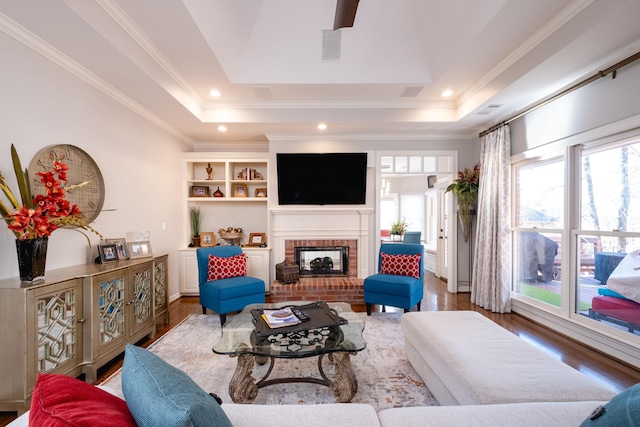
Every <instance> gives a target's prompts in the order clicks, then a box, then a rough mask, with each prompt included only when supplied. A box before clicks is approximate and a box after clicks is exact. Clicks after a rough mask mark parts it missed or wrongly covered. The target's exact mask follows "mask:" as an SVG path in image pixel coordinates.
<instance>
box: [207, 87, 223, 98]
mask: <svg viewBox="0 0 640 427" xmlns="http://www.w3.org/2000/svg"><path fill="white" fill-rule="evenodd" d="M209 95H211V96H213V97H214V98H218V97H220V95H222V93H220V91H219V90H217V89H212V90H211V91H210V92H209Z"/></svg>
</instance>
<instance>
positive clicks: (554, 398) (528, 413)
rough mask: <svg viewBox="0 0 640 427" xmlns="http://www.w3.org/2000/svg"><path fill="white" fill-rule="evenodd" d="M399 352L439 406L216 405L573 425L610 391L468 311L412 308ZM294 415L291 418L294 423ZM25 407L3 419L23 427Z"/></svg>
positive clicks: (272, 417)
mask: <svg viewBox="0 0 640 427" xmlns="http://www.w3.org/2000/svg"><path fill="white" fill-rule="evenodd" d="M401 324H402V329H403V332H404V334H405V340H406V342H405V346H406V352H407V356H408V358H409V360H410V361H411V363H412V365H413V366H414V367H415V369H416V371H417V372H418V373H419V374H420V375H421V377H422V379H423V380H424V381H425V384H426V385H427V386H428V387H429V390H431V392H432V393H433V394H434V396H435V397H436V399H438V401H439V402H440V403H441V405H446V406H429V407H406V408H393V409H385V410H382V411H379V412H378V413H376V411H375V410H374V409H373V407H371V406H369V405H366V404H355V403H336V404H309V405H243V404H226V403H225V404H223V405H222V406H221V407H222V409H223V411H224V412H225V414H226V415H227V417H228V418H229V420H230V421H231V423H232V424H233V425H234V426H235V427H245V426H246V427H256V426H261V427H280V426H282V425H283V420H287V423H295V424H296V425H300V426H303V427H308V426H311V427H315V426H318V427H320V426H322V427H324V426H327V425H329V426H332V427H339V426H349V427H354V426H363V427H375V426H384V427H398V426H402V427H412V426H416V427H417V426H452V427H453V426H455V427H464V426H469V427H471V426H473V427H478V426H514V425H517V426H519V427H533V426H540V427H554V426H557V427H568V426H578V425H580V423H581V422H582V421H584V420H585V419H586V418H587V417H588V416H589V415H590V414H591V412H592V411H593V410H594V409H595V408H597V407H598V406H599V405H603V404H605V403H606V402H607V401H609V400H610V399H611V398H612V397H613V396H614V395H615V393H614V391H612V390H610V389H608V388H606V387H603V386H602V385H600V384H599V383H597V382H595V381H593V380H591V379H589V378H588V377H586V376H585V375H583V374H581V373H579V372H578V371H576V370H574V369H572V368H570V367H568V366H567V365H564V364H563V363H562V362H560V361H558V360H556V359H554V358H552V357H551V356H549V355H547V354H546V353H544V352H542V351H541V350H538V349H537V348H535V347H534V346H533V345H531V344H528V343H526V342H525V341H523V340H521V339H520V338H518V337H516V336H515V335H513V334H511V333H510V332H508V331H506V330H505V329H503V328H501V327H500V326H498V325H497V324H495V323H494V322H491V321H490V320H488V319H486V318H485V317H484V316H482V315H480V314H478V313H475V312H464V311H463V312H459V311H458V312H412V313H406V314H404V315H403V316H402V318H401ZM294 420H295V421H294ZM28 425H29V423H28V412H27V413H26V414H23V415H22V416H21V417H19V418H18V419H17V420H15V421H14V422H12V423H11V424H9V426H10V427H24V426H28Z"/></svg>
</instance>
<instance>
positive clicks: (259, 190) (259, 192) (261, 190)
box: [253, 188, 267, 197]
mask: <svg viewBox="0 0 640 427" xmlns="http://www.w3.org/2000/svg"><path fill="white" fill-rule="evenodd" d="M253 196H254V197H267V189H266V188H256V191H255V192H254V193H253Z"/></svg>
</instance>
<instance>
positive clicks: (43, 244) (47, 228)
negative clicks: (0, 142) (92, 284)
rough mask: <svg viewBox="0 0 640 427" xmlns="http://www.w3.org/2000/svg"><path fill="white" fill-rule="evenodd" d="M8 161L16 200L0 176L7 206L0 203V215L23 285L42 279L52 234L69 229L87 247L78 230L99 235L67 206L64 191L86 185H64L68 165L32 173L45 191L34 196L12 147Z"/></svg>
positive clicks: (55, 164)
mask: <svg viewBox="0 0 640 427" xmlns="http://www.w3.org/2000/svg"><path fill="white" fill-rule="evenodd" d="M11 160H12V163H13V169H14V173H15V175H16V180H17V182H18V189H19V191H20V199H18V198H16V196H15V195H14V193H13V192H12V191H11V189H10V188H9V185H8V184H7V182H6V179H5V177H4V176H3V175H2V173H0V190H2V192H3V193H4V195H5V197H6V199H7V200H8V204H6V203H4V202H3V201H2V200H0V215H2V219H4V220H5V222H6V223H7V227H8V228H9V230H11V231H12V232H13V234H14V236H15V238H16V250H17V253H18V266H19V270H20V279H21V280H22V281H24V282H32V281H35V280H37V279H40V278H42V277H43V276H44V270H45V263H46V256H47V245H48V239H49V236H50V235H51V233H52V232H53V231H55V230H57V229H58V228H60V227H66V228H72V229H74V230H76V231H79V232H81V233H82V234H84V235H85V237H86V238H87V242H88V243H89V245H91V240H89V236H87V235H86V234H85V233H83V232H82V231H81V230H89V231H92V232H94V233H96V234H97V235H98V236H100V237H102V235H101V234H100V233H98V232H97V231H96V230H94V229H93V228H92V227H91V226H90V225H89V224H87V223H86V222H85V221H84V220H83V219H82V212H81V211H80V209H79V208H78V205H71V203H69V201H68V200H67V198H66V191H67V190H71V189H73V188H77V187H79V186H82V185H86V184H88V183H89V182H83V183H80V184H75V185H67V184H66V182H67V171H68V170H69V166H68V165H67V164H65V163H62V162H58V161H55V162H53V168H52V170H50V171H47V172H38V173H36V175H37V176H38V177H39V178H40V182H42V183H43V184H44V187H45V189H46V191H47V192H46V194H38V195H36V196H34V195H33V194H32V193H31V185H30V182H29V171H28V170H27V169H22V165H21V163H20V158H19V157H18V152H17V151H16V149H15V147H14V146H13V144H11Z"/></svg>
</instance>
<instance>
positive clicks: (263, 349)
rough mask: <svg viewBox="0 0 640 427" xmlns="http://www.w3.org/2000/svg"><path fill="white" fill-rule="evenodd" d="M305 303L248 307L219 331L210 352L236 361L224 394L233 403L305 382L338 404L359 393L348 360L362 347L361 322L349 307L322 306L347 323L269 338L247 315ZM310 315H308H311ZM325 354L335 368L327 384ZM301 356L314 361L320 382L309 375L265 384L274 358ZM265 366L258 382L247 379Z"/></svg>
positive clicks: (363, 342) (278, 333) (251, 315)
mask: <svg viewBox="0 0 640 427" xmlns="http://www.w3.org/2000/svg"><path fill="white" fill-rule="evenodd" d="M307 304H313V303H310V302H308V301H292V302H286V303H273V304H251V305H248V306H247V307H245V309H244V310H243V311H242V312H240V313H239V314H237V315H235V316H233V317H232V318H230V319H229V320H228V321H227V323H226V324H225V325H224V326H223V328H222V337H221V338H220V340H219V341H218V342H217V343H216V344H215V345H214V346H213V352H214V353H217V354H227V355H229V356H231V357H237V358H238V364H237V366H236V371H235V373H234V375H233V377H232V378H231V383H230V384H229V395H230V396H231V399H232V400H233V401H234V402H235V403H251V402H252V401H253V400H254V399H255V398H256V396H257V395H258V390H259V389H261V388H263V387H266V386H269V385H273V384H281V383H286V382H306V383H313V384H321V385H324V386H327V387H329V389H330V390H331V392H332V393H333V395H334V396H335V397H336V401H337V402H343V403H344V402H350V401H351V399H353V396H355V394H356V392H357V391H358V381H357V379H356V376H355V374H354V372H353V369H352V368H351V359H350V355H351V354H357V352H359V351H361V350H364V349H365V347H366V346H367V343H366V342H365V340H364V337H363V336H362V331H363V330H364V320H363V319H362V317H360V316H359V315H358V314H356V313H354V312H353V311H352V310H351V306H350V305H349V304H347V303H343V302H329V303H326V304H327V305H328V308H329V309H330V310H331V311H332V313H333V314H335V315H337V316H339V317H340V318H342V319H345V320H346V321H347V322H348V323H345V324H340V325H332V326H328V327H322V328H313V329H304V328H303V329H302V330H296V331H293V332H287V331H284V332H283V331H279V330H278V329H272V330H270V332H273V334H264V333H261V331H264V328H261V327H260V325H257V322H258V320H257V319H256V318H255V316H254V315H253V314H252V313H251V311H252V310H262V309H279V308H282V307H289V306H303V305H307ZM322 304H324V303H322ZM254 313H255V312H254ZM309 313H310V314H312V312H311V311H309ZM312 317H313V316H312ZM312 320H313V319H312ZM311 323H312V322H309V324H311ZM303 325H304V323H302V324H300V327H299V328H296V329H300V328H301V327H303ZM283 329H284V328H283ZM286 329H288V328H286ZM325 355H328V356H329V358H330V360H331V361H332V363H333V364H334V376H333V378H332V379H329V378H328V377H327V375H326V374H325V372H324V370H323V368H322V360H323V358H324V356H325ZM305 357H318V372H319V374H320V377H321V378H317V377H312V376H309V377H287V378H274V379H269V375H270V374H271V371H272V370H273V365H274V363H275V360H276V359H284V358H286V359H299V358H305ZM267 361H270V366H269V368H268V371H267V373H266V374H265V376H264V377H263V378H262V379H260V380H258V381H256V380H255V379H254V378H253V377H252V376H251V375H252V373H253V365H254V363H258V364H260V365H264V364H265V363H266V362H267Z"/></svg>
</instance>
